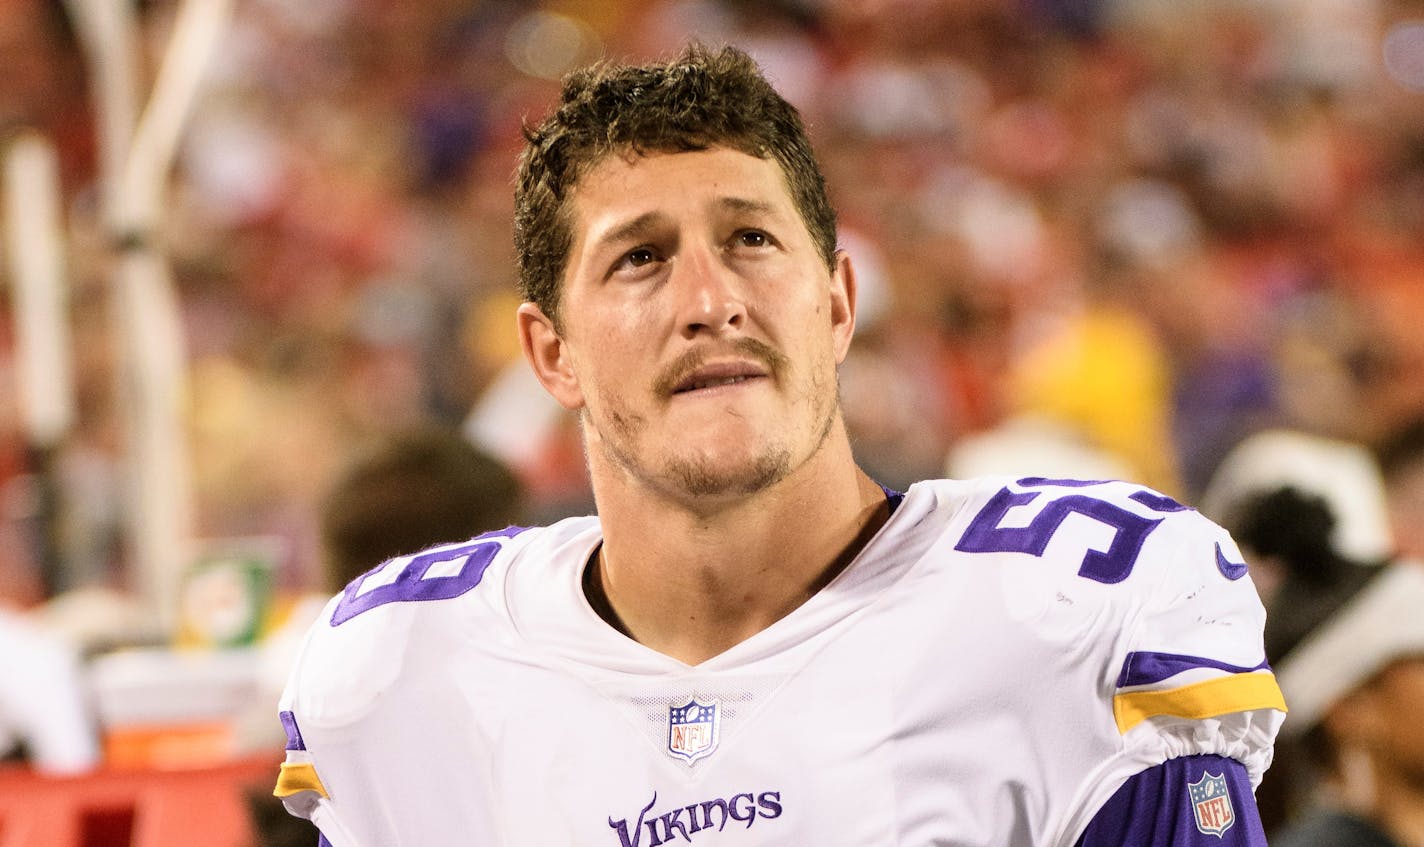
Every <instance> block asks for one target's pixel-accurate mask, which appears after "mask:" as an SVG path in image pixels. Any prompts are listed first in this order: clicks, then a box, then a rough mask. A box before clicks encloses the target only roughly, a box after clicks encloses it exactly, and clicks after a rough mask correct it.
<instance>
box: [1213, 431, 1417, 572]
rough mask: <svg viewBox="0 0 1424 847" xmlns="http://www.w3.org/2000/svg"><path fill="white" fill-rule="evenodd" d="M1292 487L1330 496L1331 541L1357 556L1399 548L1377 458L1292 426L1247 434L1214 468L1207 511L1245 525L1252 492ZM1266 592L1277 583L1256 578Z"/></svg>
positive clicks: (1371, 557)
mask: <svg viewBox="0 0 1424 847" xmlns="http://www.w3.org/2000/svg"><path fill="white" fill-rule="evenodd" d="M1283 487H1291V488H1295V489H1296V490H1298V491H1301V492H1303V493H1305V494H1310V495H1313V496H1316V497H1319V498H1321V499H1322V500H1324V501H1325V502H1326V503H1327V504H1328V506H1329V510H1330V515H1331V519H1330V524H1331V533H1330V547H1331V549H1333V550H1334V551H1336V552H1338V553H1339V554H1340V555H1343V556H1348V557H1349V558H1351V559H1356V560H1359V561H1379V560H1380V559H1383V558H1384V557H1386V556H1387V555H1389V553H1390V552H1391V550H1392V549H1393V546H1394V545H1393V542H1392V540H1391V537H1390V529H1389V520H1388V516H1387V510H1386V507H1385V496H1384V483H1383V481H1382V479H1381V477H1380V471H1379V467H1378V465H1377V464H1376V463H1375V460H1374V457H1373V456H1372V455H1371V454H1370V452H1369V451H1368V450H1366V449H1365V448H1364V447H1362V446H1361V445H1359V444H1356V443H1354V442H1350V441H1342V440H1339V439H1334V438H1325V437H1322V436H1318V435H1311V434H1309V433H1305V432H1296V431H1291V430H1268V431H1264V432H1259V433H1256V434H1255V435H1253V436H1251V437H1249V438H1247V439H1245V440H1243V441H1242V442H1241V443H1240V444H1238V445H1236V447H1235V448H1234V449H1233V450H1232V451H1231V453H1230V454H1228V455H1227V457H1226V458H1225V459H1224V460H1223V461H1222V462H1221V464H1220V465H1219V466H1218V467H1217V468H1216V472H1215V473H1214V475H1213V476H1212V478H1211V481H1210V483H1209V484H1208V485H1207V488H1206V491H1205V492H1203V494H1202V497H1201V510H1202V512H1203V513H1204V514H1206V515H1207V516H1208V517H1210V518H1212V519H1214V520H1216V521H1217V522H1219V523H1221V524H1222V525H1223V526H1226V527H1227V528H1231V527H1235V526H1238V525H1240V523H1241V521H1242V518H1241V515H1240V512H1241V510H1242V509H1244V508H1246V507H1247V506H1248V505H1249V504H1250V503H1251V502H1252V498H1254V497H1256V496H1258V495H1261V494H1265V493H1268V492H1271V491H1274V490H1276V489H1278V488H1283ZM1256 582H1257V588H1258V589H1260V591H1261V593H1262V597H1263V599H1269V595H1270V593H1271V591H1272V590H1273V587H1274V580H1272V579H1271V578H1270V577H1269V575H1268V574H1267V573H1263V574H1260V575H1258V576H1257V578H1256Z"/></svg>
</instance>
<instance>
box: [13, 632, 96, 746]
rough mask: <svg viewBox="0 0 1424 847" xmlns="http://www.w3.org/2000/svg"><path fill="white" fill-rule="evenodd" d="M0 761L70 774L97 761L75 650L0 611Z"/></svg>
mask: <svg viewBox="0 0 1424 847" xmlns="http://www.w3.org/2000/svg"><path fill="white" fill-rule="evenodd" d="M0 657H4V659H3V661H0V758H8V757H10V756H12V755H13V756H18V757H19V758H22V759H24V760H26V761H28V763H29V764H30V765H31V766H33V767H34V768H35V769H36V770H38V771H42V772H48V773H73V772H77V771H82V770H86V769H88V768H91V767H93V766H94V765H95V764H97V763H98V761H99V740H98V732H97V727H96V725H95V723H94V718H93V715H92V714H91V713H90V708H89V696H88V689H87V687H86V685H85V680H84V675H83V673H82V670H81V666H80V662H79V651H78V650H77V649H75V648H74V647H73V646H72V645H70V644H69V643H68V642H66V641H64V640H63V639H62V638H60V637H58V636H56V635H54V634H52V633H50V632H48V631H47V630H46V629H44V628H43V627H41V626H40V625H39V624H38V623H36V622H35V621H33V620H31V619H29V618H28V617H26V616H24V615H20V614H17V613H15V612H13V611H11V610H8V609H6V608H4V607H0Z"/></svg>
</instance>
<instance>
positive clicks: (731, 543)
mask: <svg viewBox="0 0 1424 847" xmlns="http://www.w3.org/2000/svg"><path fill="white" fill-rule="evenodd" d="M827 447H829V448H830V449H831V450H835V449H836V447H835V446H831V445H827ZM610 488H611V489H612V490H611V491H610V490H609V489H610ZM601 495H602V496H601V497H600V503H599V515H600V519H601V521H602V523H603V530H604V543H603V545H602V546H601V547H600V549H599V551H598V554H597V555H596V556H595V557H594V560H593V561H592V562H590V564H589V570H588V572H587V574H586V578H585V581H584V587H585V592H586V593H587V594H588V596H589V601H590V603H591V604H592V605H593V607H594V609H595V610H597V611H598V612H599V614H600V615H601V616H603V618H604V619H605V620H607V621H608V622H609V623H610V624H611V625H613V626H615V627H617V628H619V629H620V630H622V631H623V632H624V633H625V634H627V635H628V636H630V637H631V638H633V639H635V640H636V641H638V642H640V643H642V644H644V645H646V646H648V647H650V648H652V649H653V650H656V651H658V652H660V653H663V654H665V655H668V656H671V657H672V658H675V659H678V660H679V661H682V662H685V663H687V664H690V665H695V664H699V663H701V662H703V661H706V660H707V659H710V658H712V657H713V656H716V655H718V654H720V653H722V652H724V651H726V650H728V649H729V648H731V647H733V646H735V645H737V644H739V643H741V642H742V641H745V640H746V639H748V638H750V637H751V636H753V635H755V634H757V633H758V632H760V631H762V630H763V629H766V628H767V627H769V626H771V625H772V624H773V623H775V622H776V621H778V620H780V619H781V618H783V617H785V616H786V615H788V614H790V613H791V612H792V611H793V610H795V609H796V608H797V607H799V606H800V605H801V604H803V603H805V602H806V601H807V600H808V599H810V598H811V597H812V596H813V595H814V594H815V593H816V592H817V591H819V590H820V589H821V588H823V587H824V586H825V585H826V584H827V583H829V582H830V581H831V580H832V579H834V578H835V576H836V575H837V574H839V573H840V572H841V571H842V570H844V569H845V567H846V566H847V565H848V564H850V562H851V560H852V559H853V558H854V557H855V555H856V554H857V553H859V552H860V549H861V548H862V547H864V546H865V544H866V543H867V542H868V541H869V540H870V538H871V536H873V535H874V534H875V532H876V531H877V530H878V529H879V528H880V526H881V525H882V524H883V523H884V522H885V520H886V518H887V517H888V516H889V505H888V503H887V502H886V499H885V494H884V491H883V490H882V489H881V488H880V487H879V486H878V485H876V484H875V482H874V481H872V480H871V479H870V478H869V477H868V476H866V475H865V473H864V472H862V471H861V470H860V469H859V468H857V467H856V466H855V464H854V462H853V461H851V460H850V455H849V445H845V447H844V458H843V459H842V458H840V457H837V456H835V455H826V456H818V457H817V458H815V459H812V461H811V462H808V466H807V467H803V468H800V469H798V470H797V471H795V472H793V473H792V474H791V475H790V476H788V477H787V478H786V479H783V480H781V481H780V482H778V483H776V484H775V485H773V486H772V487H771V488H769V489H767V490H766V491H763V492H760V493H758V494H756V495H754V496H751V497H747V498H744V499H742V500H740V501H737V502H734V503H729V504H725V506H724V507H723V508H719V509H716V510H699V511H693V510H691V509H688V508H685V507H682V506H679V505H677V504H675V503H672V502H670V501H669V500H667V499H666V498H662V497H657V496H652V495H650V494H649V493H647V492H644V491H641V490H638V489H636V488H633V487H631V486H606V487H605V489H604V491H603V492H601Z"/></svg>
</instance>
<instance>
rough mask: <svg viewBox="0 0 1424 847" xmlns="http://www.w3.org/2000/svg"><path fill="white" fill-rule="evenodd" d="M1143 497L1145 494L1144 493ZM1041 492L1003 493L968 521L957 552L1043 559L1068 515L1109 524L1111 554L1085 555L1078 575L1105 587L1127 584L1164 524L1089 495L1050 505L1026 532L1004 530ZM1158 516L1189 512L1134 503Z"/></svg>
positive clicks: (1160, 501) (1165, 503)
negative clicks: (1013, 512)
mask: <svg viewBox="0 0 1424 847" xmlns="http://www.w3.org/2000/svg"><path fill="white" fill-rule="evenodd" d="M1019 484H1020V485H1024V486H1040V485H1049V486H1061V487H1070V488H1080V487H1085V486H1088V485H1093V484H1095V483H1082V482H1073V481H1068V480H1046V479H1038V478H1031V479H1024V480H1020V481H1019ZM1144 493H1145V492H1144ZM1039 494H1040V492H1037V491H1020V492H1015V491H1010V490H1009V489H1007V488H1002V489H1000V490H999V492H998V493H997V494H995V495H994V496H993V497H991V498H990V499H989V502H988V503H987V504H986V505H985V506H984V508H983V509H981V510H979V514H977V515H975V516H974V520H972V521H970V523H969V529H967V530H965V532H964V537H963V538H961V539H959V543H958V544H956V545H955V546H954V549H956V550H959V551H961V552H965V553H1027V554H1029V555H1031V556H1042V555H1043V551H1044V550H1046V549H1047V548H1048V542H1049V541H1050V540H1051V539H1052V538H1053V534H1054V533H1055V532H1057V531H1058V528H1059V527H1060V526H1062V525H1063V521H1064V520H1065V519H1066V518H1067V517H1068V516H1069V515H1075V514H1076V515H1083V516H1085V517H1089V518H1092V519H1093V520H1095V521H1097V522H1098V523H1102V524H1106V525H1107V526H1110V527H1112V528H1113V530H1114V534H1113V540H1112V543H1111V544H1109V545H1108V549H1107V550H1089V551H1088V552H1087V553H1085V554H1084V555H1083V562H1082V564H1081V565H1080V566H1079V568H1078V575H1079V576H1083V577H1087V578H1088V579H1091V580H1094V581H1096V582H1102V583H1108V584H1112V583H1116V582H1122V581H1123V580H1124V579H1127V576H1128V574H1130V573H1132V567H1133V565H1135V564H1136V563H1137V555H1138V554H1139V553H1140V552H1142V544H1143V542H1145V541H1146V540H1147V536H1148V535H1150V534H1151V533H1152V530H1154V529H1156V528H1157V525H1158V524H1160V523H1161V522H1162V519H1161V518H1155V519H1154V518H1145V517H1143V516H1141V515H1139V514H1136V513H1135V512H1129V511H1128V510H1126V509H1124V508H1122V507H1121V506H1115V505H1113V504H1112V503H1109V502H1107V501H1106V500H1099V499H1098V498H1096V497H1089V496H1087V495H1085V494H1068V495H1064V496H1062V497H1058V498H1057V499H1055V500H1053V501H1051V502H1049V503H1048V504H1047V505H1045V506H1044V507H1043V509H1042V510H1041V511H1040V512H1039V513H1038V514H1037V515H1036V516H1035V517H1034V519H1033V520H1032V521H1030V522H1029V524H1028V525H1027V526H1001V525H1000V524H1001V523H1002V522H1003V520H1004V518H1005V516H1006V515H1008V513H1009V510H1011V509H1013V508H1015V507H1017V506H1023V505H1026V504H1028V503H1032V502H1033V501H1034V500H1037V499H1038V497H1039ZM1132 499H1133V500H1134V501H1136V502H1139V503H1142V504H1143V505H1145V506H1148V507H1149V508H1152V509H1153V510H1154V511H1181V510H1183V509H1184V508H1185V507H1183V506H1180V505H1178V504H1177V503H1176V502H1175V501H1173V500H1171V499H1170V498H1167V497H1160V496H1151V495H1149V496H1148V497H1136V496H1134V497H1133V498H1132Z"/></svg>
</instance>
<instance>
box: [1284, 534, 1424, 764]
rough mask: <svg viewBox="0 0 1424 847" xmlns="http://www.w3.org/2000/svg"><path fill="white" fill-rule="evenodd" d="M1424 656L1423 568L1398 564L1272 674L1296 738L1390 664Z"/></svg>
mask: <svg viewBox="0 0 1424 847" xmlns="http://www.w3.org/2000/svg"><path fill="white" fill-rule="evenodd" d="M1410 656H1424V565H1421V564H1420V563H1418V562H1409V561H1404V562H1397V563H1394V564H1390V565H1386V566H1384V568H1383V570H1382V571H1381V572H1380V573H1379V574H1378V575H1377V576H1375V577H1374V578H1373V579H1371V580H1370V581H1369V582H1368V583H1366V585H1365V587H1364V588H1362V589H1360V591H1359V592H1358V593H1357V594H1355V596H1354V597H1351V598H1350V599H1349V600H1348V601H1346V603H1345V604H1344V605H1343V606H1341V607H1340V609H1339V610H1338V611H1336V612H1335V613H1334V614H1333V615H1331V616H1330V617H1329V618H1327V619H1326V620H1325V621H1323V622H1322V623H1321V624H1320V625H1319V626H1318V627H1316V628H1315V629H1314V630H1313V631H1312V632H1311V633H1310V634H1309V635H1307V636H1306V637H1305V638H1304V639H1303V640H1302V641H1301V642H1300V644H1298V645H1297V646H1296V647H1295V648H1294V649H1292V650H1291V651H1290V652H1289V653H1288V654H1286V658H1285V660H1284V661H1281V662H1279V663H1278V664H1277V665H1276V668H1275V674H1276V681H1277V682H1278V683H1279V684H1280V686H1281V692H1282V693H1283V694H1284V695H1285V698H1286V705H1287V706H1288V707H1289V708H1290V717H1289V718H1288V719H1287V720H1286V723H1285V726H1284V728H1283V729H1282V732H1283V733H1284V734H1285V735H1287V736H1299V735H1302V734H1304V733H1305V732H1307V731H1309V730H1310V729H1311V728H1312V727H1313V726H1315V725H1316V724H1317V723H1319V722H1320V719H1321V718H1323V717H1324V716H1325V713H1326V712H1328V711H1329V710H1330V707H1331V706H1334V705H1335V704H1336V703H1337V702H1339V701H1340V699H1341V698H1343V697H1345V696H1346V695H1347V694H1349V693H1350V692H1351V691H1354V690H1355V689H1356V688H1358V687H1359V686H1360V685H1362V684H1363V683H1364V682H1366V681H1367V680H1369V679H1370V677H1372V676H1374V675H1375V674H1377V673H1379V672H1380V671H1381V670H1383V669H1384V668H1385V667H1387V666H1388V665H1389V664H1390V663H1391V662H1393V661H1395V660H1397V659H1402V658H1407V657H1410Z"/></svg>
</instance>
